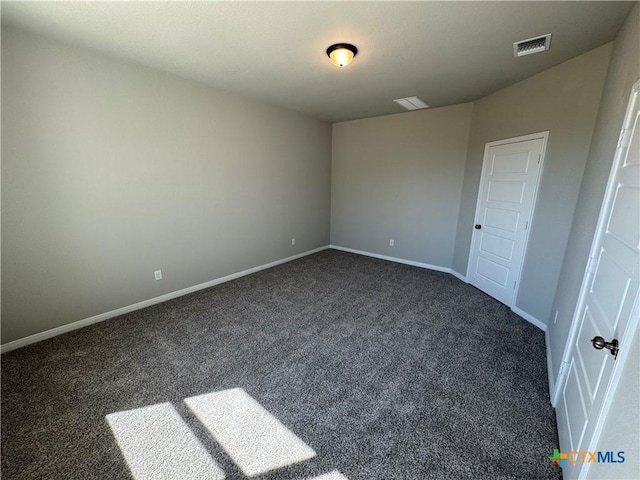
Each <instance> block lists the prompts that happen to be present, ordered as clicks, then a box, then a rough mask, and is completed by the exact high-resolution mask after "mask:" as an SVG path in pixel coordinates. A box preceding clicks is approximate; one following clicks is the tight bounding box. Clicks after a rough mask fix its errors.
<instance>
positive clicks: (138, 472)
mask: <svg viewBox="0 0 640 480" xmlns="http://www.w3.org/2000/svg"><path fill="white" fill-rule="evenodd" d="M106 419H107V423H108V424H109V426H110V427H111V430H112V432H113V435H114V436H115V438H116V441H117V442H118V446H119V447H120V450H121V451H122V454H123V455H124V458H125V460H126V462H127V465H128V466H129V469H130V470H131V474H132V475H133V477H134V478H135V480H157V479H159V478H162V479H164V480H223V479H224V478H225V475H224V472H223V471H222V469H221V468H220V467H219V466H218V464H217V463H216V461H215V460H214V459H213V458H211V456H210V455H209V453H208V452H207V451H206V450H205V448H204V447H203V446H202V444H201V443H200V441H199V440H198V439H197V438H196V436H195V435H194V433H193V432H192V431H191V430H190V429H189V427H188V426H187V424H186V423H185V421H184V420H183V419H182V417H181V416H180V414H179V413H178V412H177V411H176V409H175V408H174V407H173V405H171V404H170V403H160V404H158V405H151V406H149V407H143V408H136V409H134V410H126V411H123V412H117V413H111V414H109V415H107V416H106Z"/></svg>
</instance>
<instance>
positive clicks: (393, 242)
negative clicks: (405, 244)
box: [389, 239, 396, 247]
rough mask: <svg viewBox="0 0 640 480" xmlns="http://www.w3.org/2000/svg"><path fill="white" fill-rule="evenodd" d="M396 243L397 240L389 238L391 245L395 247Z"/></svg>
mask: <svg viewBox="0 0 640 480" xmlns="http://www.w3.org/2000/svg"><path fill="white" fill-rule="evenodd" d="M395 244H396V242H395V240H393V239H391V240H389V246H390V247H393V246H394V245H395Z"/></svg>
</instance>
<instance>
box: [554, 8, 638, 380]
mask: <svg viewBox="0 0 640 480" xmlns="http://www.w3.org/2000/svg"><path fill="white" fill-rule="evenodd" d="M638 79H640V7H639V6H638V5H636V6H635V7H634V9H633V10H632V11H631V13H630V15H629V17H628V18H627V20H626V22H625V23H624V25H623V27H622V28H621V30H620V32H619V33H618V36H617V37H616V39H615V42H614V44H613V53H612V56H611V66H610V67H609V71H608V74H607V79H606V83H605V87H604V92H603V95H602V102H601V104H600V110H599V112H598V118H597V122H596V127H595V130H594V133H593V140H592V142H591V149H590V150H589V158H588V160H587V164H586V168H585V171H584V176H583V180H582V185H581V187H580V195H579V196H578V204H577V206H576V211H575V215H574V216H573V223H572V225H571V232H570V235H569V242H568V245H569V246H568V247H567V249H566V252H565V255H564V261H563V263H562V270H561V272H560V278H559V281H558V288H557V293H556V297H555V301H554V303H553V309H552V312H553V315H554V316H555V312H556V311H558V318H557V322H556V323H553V321H552V322H551V323H550V325H549V341H550V345H549V348H550V350H551V363H552V368H551V371H552V373H553V375H554V378H553V379H552V382H553V381H555V376H556V375H557V372H558V371H559V369H560V364H561V362H562V355H563V353H564V348H565V344H566V342H567V336H568V334H569V328H570V327H571V321H572V319H573V313H574V310H575V307H576V302H577V301H578V294H579V293H580V286H581V284H582V278H583V276H584V271H585V268H586V266H587V260H588V257H589V251H590V250H591V243H592V242H593V235H594V233H595V229H596V223H597V221H598V216H599V214H600V208H601V205H602V200H603V198H604V191H605V189H606V186H607V181H608V179H609V172H610V170H611V165H612V163H613V157H614V154H615V150H616V147H617V143H618V138H619V135H620V130H621V129H622V123H623V121H624V114H625V112H626V109H627V105H628V103H629V97H630V95H631V88H632V87H633V84H634V83H635V82H636V81H638ZM552 320H553V319H552Z"/></svg>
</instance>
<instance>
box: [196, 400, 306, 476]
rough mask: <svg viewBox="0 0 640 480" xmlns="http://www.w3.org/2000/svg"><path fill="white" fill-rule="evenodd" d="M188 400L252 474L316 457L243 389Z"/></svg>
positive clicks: (223, 443) (210, 429)
mask: <svg viewBox="0 0 640 480" xmlns="http://www.w3.org/2000/svg"><path fill="white" fill-rule="evenodd" d="M184 402H185V403H186V404H187V406H188V407H189V409H190V410H191V411H192V412H193V413H194V415H195V416H196V417H197V418H198V420H200V422H202V424H203V425H204V426H205V427H207V429H208V430H209V432H210V433H211V435H213V437H214V438H215V439H216V441H217V442H218V443H219V444H220V446H221V447H222V448H223V449H224V450H225V452H227V454H228V455H229V456H230V457H231V458H232V459H233V461H234V462H235V463H236V465H237V466H238V467H239V468H240V470H242V472H243V473H244V474H245V475H247V476H249V477H253V476H255V475H260V474H263V473H266V472H269V471H271V470H275V469H277V468H282V467H286V466H288V465H292V464H295V463H299V462H303V461H305V460H308V459H310V458H313V457H315V456H316V452H314V451H313V449H312V448H311V447H309V446H308V445H307V444H306V443H304V442H303V441H302V440H300V439H299V438H298V437H297V436H296V435H295V434H294V433H293V432H292V431H291V430H289V429H288V428H287V427H285V426H284V425H283V424H282V423H280V421H279V420H278V419H277V418H276V417H274V416H273V415H271V414H270V413H269V412H268V411H267V410H265V409H264V408H263V407H262V406H261V405H260V404H259V403H258V402H257V401H256V400H254V399H253V398H252V397H251V396H250V395H249V394H248V393H247V392H245V391H244V390H243V389H241V388H234V389H231V390H223V391H221V392H213V393H207V394H204V395H198V396H196V397H190V398H186V399H185V400H184Z"/></svg>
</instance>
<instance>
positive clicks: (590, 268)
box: [585, 257, 598, 273]
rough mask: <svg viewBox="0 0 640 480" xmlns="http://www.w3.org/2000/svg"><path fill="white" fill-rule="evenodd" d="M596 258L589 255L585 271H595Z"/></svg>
mask: <svg viewBox="0 0 640 480" xmlns="http://www.w3.org/2000/svg"><path fill="white" fill-rule="evenodd" d="M597 260H598V259H597V258H596V257H589V260H588V261H587V268H586V270H585V273H593V272H594V271H595V269H596V263H597Z"/></svg>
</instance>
